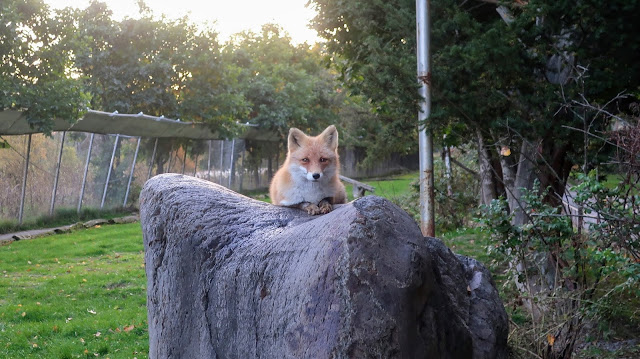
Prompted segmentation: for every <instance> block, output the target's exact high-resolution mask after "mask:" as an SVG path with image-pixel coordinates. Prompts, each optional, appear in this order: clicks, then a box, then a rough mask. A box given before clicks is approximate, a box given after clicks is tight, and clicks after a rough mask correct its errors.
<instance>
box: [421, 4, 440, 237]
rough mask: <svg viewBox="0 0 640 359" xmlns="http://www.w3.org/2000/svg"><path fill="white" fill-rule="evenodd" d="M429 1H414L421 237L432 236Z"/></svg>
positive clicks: (433, 216) (433, 212)
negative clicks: (418, 96)
mask: <svg viewBox="0 0 640 359" xmlns="http://www.w3.org/2000/svg"><path fill="white" fill-rule="evenodd" d="M429 27H430V24H429V0H416V37H417V57H418V82H419V83H420V90H419V94H420V96H421V97H422V98H424V101H421V102H420V111H419V112H418V123H419V132H418V145H419V149H418V151H419V154H420V229H421V230H422V234H423V235H425V236H431V237H433V236H435V211H434V210H435V207H434V195H433V139H432V136H431V133H427V130H426V126H425V125H426V120H427V119H428V118H429V115H430V113H431V93H430V87H431V68H430V53H429V41H430V35H429Z"/></svg>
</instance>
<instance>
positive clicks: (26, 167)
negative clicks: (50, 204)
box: [18, 134, 31, 224]
mask: <svg viewBox="0 0 640 359" xmlns="http://www.w3.org/2000/svg"><path fill="white" fill-rule="evenodd" d="M30 155H31V134H29V139H28V140H27V158H26V159H25V161H24V173H23V175H22V195H21V196H20V212H19V213H18V224H22V215H23V214H24V197H25V195H26V194H27V174H28V173H29V157H30Z"/></svg>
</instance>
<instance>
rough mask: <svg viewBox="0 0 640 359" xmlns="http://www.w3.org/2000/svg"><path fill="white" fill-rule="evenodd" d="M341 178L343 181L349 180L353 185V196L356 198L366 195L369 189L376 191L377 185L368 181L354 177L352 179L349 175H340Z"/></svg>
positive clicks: (372, 191)
mask: <svg viewBox="0 0 640 359" xmlns="http://www.w3.org/2000/svg"><path fill="white" fill-rule="evenodd" d="M340 180H341V181H343V182H347V183H350V184H352V185H353V197H354V198H360V197H364V196H365V194H366V191H369V192H371V193H374V192H375V190H376V189H375V187H373V186H370V185H368V184H366V183H362V182H359V181H356V180H354V179H351V178H349V177H345V176H343V175H340Z"/></svg>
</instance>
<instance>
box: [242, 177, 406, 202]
mask: <svg viewBox="0 0 640 359" xmlns="http://www.w3.org/2000/svg"><path fill="white" fill-rule="evenodd" d="M416 180H418V172H411V173H407V174H403V175H398V176H391V177H384V178H377V179H371V180H361V181H360V182H362V183H366V184H368V185H370V186H373V187H375V192H374V193H373V194H374V195H376V196H380V197H384V198H387V199H389V200H391V201H393V200H394V199H397V198H400V197H401V196H403V195H405V194H408V193H409V192H410V191H411V183H412V182H414V181H416ZM345 189H346V191H347V200H349V201H353V199H354V198H353V185H351V184H349V183H345ZM242 194H244V195H245V196H249V197H252V198H254V199H258V200H261V201H264V202H268V203H271V200H270V198H269V192H268V191H267V190H266V189H262V190H251V191H243V192H242ZM370 194H372V193H371V192H367V195H370Z"/></svg>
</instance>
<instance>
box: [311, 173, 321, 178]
mask: <svg viewBox="0 0 640 359" xmlns="http://www.w3.org/2000/svg"><path fill="white" fill-rule="evenodd" d="M312 177H313V179H318V178H320V174H319V173H314V174H313V176H312Z"/></svg>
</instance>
